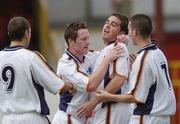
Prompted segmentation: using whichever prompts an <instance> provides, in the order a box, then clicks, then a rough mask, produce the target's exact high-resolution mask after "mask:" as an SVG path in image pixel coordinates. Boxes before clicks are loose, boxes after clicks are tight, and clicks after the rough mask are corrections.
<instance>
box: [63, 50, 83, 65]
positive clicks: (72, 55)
mask: <svg viewBox="0 0 180 124" xmlns="http://www.w3.org/2000/svg"><path fill="white" fill-rule="evenodd" d="M66 54H67V55H68V56H69V57H70V58H72V59H73V60H74V61H75V62H77V63H82V62H81V61H80V60H79V59H78V58H77V57H76V56H75V55H74V54H73V53H71V52H70V51H69V50H68V49H67V50H66ZM84 58H85V56H84V57H83V60H84Z"/></svg>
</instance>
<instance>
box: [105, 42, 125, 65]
mask: <svg viewBox="0 0 180 124" xmlns="http://www.w3.org/2000/svg"><path fill="white" fill-rule="evenodd" d="M124 51H125V50H124V48H123V47H122V46H120V45H119V44H117V45H116V46H114V47H113V48H112V49H109V51H108V52H107V54H106V56H105V59H108V61H109V62H112V61H114V60H116V59H117V58H118V57H122V56H123V53H124Z"/></svg>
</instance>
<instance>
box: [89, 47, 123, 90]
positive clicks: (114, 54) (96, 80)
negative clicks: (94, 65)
mask: <svg viewBox="0 0 180 124" xmlns="http://www.w3.org/2000/svg"><path fill="white" fill-rule="evenodd" d="M123 51H124V49H123V48H122V47H120V45H117V46H115V47H114V48H112V49H110V50H109V51H108V53H107V55H106V56H105V57H104V59H103V60H102V63H101V65H100V66H99V67H98V69H97V70H96V71H95V72H93V73H92V74H91V75H90V76H89V83H88V86H87V91H88V92H91V91H94V90H96V89H97V87H98V86H99V84H100V83H101V82H102V80H103V78H104V75H105V73H106V71H107V68H108V65H109V63H110V62H111V61H113V60H115V59H117V58H118V57H119V56H120V55H121V53H122V52H123Z"/></svg>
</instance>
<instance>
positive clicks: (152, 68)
mask: <svg viewBox="0 0 180 124" xmlns="http://www.w3.org/2000/svg"><path fill="white" fill-rule="evenodd" d="M155 45H156V44H155V43H151V44H149V45H147V46H145V47H144V48H143V49H141V50H140V51H139V52H138V56H137V58H136V60H135V61H134V64H133V67H132V72H131V75H130V82H129V83H130V87H131V91H130V93H131V94H132V95H134V96H135V99H136V100H137V101H138V103H137V104H136V105H135V108H134V113H133V114H134V115H172V114H174V113H175V111H176V101H175V95H174V91H173V87H172V84H171V80H170V78H169V72H168V64H167V60H166V58H165V56H164V54H163V52H162V51H161V50H160V49H158V48H156V47H155Z"/></svg>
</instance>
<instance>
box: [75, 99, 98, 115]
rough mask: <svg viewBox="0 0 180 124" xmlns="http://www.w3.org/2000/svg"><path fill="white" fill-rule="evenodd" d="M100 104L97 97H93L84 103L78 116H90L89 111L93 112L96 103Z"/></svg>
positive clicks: (78, 111) (79, 109)
mask: <svg viewBox="0 0 180 124" xmlns="http://www.w3.org/2000/svg"><path fill="white" fill-rule="evenodd" d="M97 104H98V100H97V99H92V100H90V101H88V102H85V103H84V104H82V105H81V106H80V107H79V108H78V110H77V116H78V117H79V118H82V117H86V116H88V113H90V112H92V111H93V109H94V108H95V107H96V105H97Z"/></svg>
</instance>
